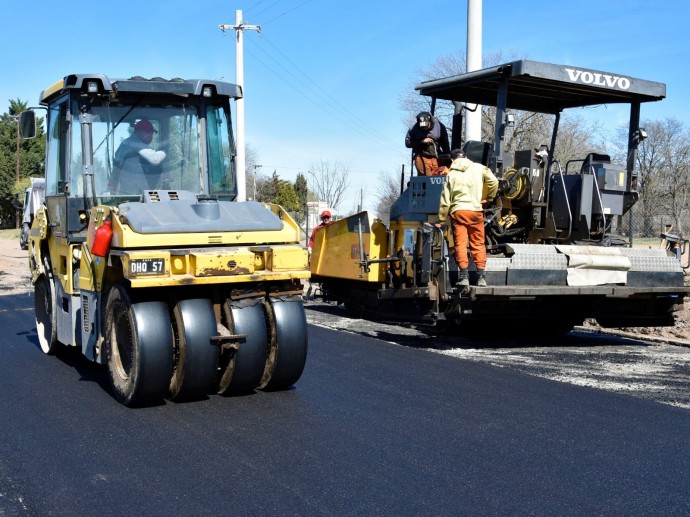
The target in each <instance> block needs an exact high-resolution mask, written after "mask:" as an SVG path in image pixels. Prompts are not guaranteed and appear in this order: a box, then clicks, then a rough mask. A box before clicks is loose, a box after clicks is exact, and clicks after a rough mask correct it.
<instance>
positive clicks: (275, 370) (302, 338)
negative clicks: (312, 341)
mask: <svg viewBox="0 0 690 517" xmlns="http://www.w3.org/2000/svg"><path fill="white" fill-rule="evenodd" d="M268 306H269V321H271V323H272V325H273V340H272V346H273V350H272V351H271V353H272V354H274V356H273V357H272V358H269V362H268V363H267V370H266V371H265V372H264V380H263V382H262V388H263V389H266V390H284V389H287V388H289V387H290V386H292V385H293V384H295V383H296V382H297V381H298V380H299V378H300V377H301V376H302V372H303V371H304V365H305V363H306V361H307V316H306V314H305V312H304V303H303V302H302V298H301V297H291V298H274V299H271V301H270V303H269V304H268Z"/></svg>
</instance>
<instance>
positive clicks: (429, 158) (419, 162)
mask: <svg viewBox="0 0 690 517" xmlns="http://www.w3.org/2000/svg"><path fill="white" fill-rule="evenodd" d="M405 147H407V148H409V149H412V158H413V161H414V165H415V167H416V168H417V172H418V173H419V175H420V176H434V175H436V174H438V173H439V167H440V163H439V156H440V155H441V154H449V153H450V144H449V142H448V130H447V129H446V126H444V125H443V124H442V123H441V121H440V120H439V119H437V118H436V117H434V116H432V115H431V113H429V112H428V111H422V112H421V113H419V115H417V122H415V124H414V125H413V126H412V127H411V128H410V129H409V131H408V132H407V135H406V136H405Z"/></svg>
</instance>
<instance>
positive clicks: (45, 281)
mask: <svg viewBox="0 0 690 517" xmlns="http://www.w3.org/2000/svg"><path fill="white" fill-rule="evenodd" d="M43 269H44V270H45V273H44V274H43V275H41V278H39V279H38V282H36V284H35V285H34V314H35V315H36V316H35V318H36V333H37V334H38V342H39V344H40V345H41V350H43V353H44V354H50V355H52V354H54V353H55V352H56V351H57V347H58V339H57V305H56V300H57V295H56V294H55V284H54V278H53V271H52V269H51V268H50V262H49V261H48V257H46V256H45V255H44V256H43Z"/></svg>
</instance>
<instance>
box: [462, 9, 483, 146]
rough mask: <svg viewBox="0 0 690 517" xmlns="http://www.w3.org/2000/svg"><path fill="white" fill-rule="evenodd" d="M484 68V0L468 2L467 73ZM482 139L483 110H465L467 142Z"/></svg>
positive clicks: (477, 105) (477, 106) (479, 107)
mask: <svg viewBox="0 0 690 517" xmlns="http://www.w3.org/2000/svg"><path fill="white" fill-rule="evenodd" d="M481 68H482V0H467V72H474V71H475V70H481ZM481 139H482V108H481V106H480V105H479V104H475V105H474V111H469V110H468V109H466V110H465V141H466V142H467V141H468V140H481Z"/></svg>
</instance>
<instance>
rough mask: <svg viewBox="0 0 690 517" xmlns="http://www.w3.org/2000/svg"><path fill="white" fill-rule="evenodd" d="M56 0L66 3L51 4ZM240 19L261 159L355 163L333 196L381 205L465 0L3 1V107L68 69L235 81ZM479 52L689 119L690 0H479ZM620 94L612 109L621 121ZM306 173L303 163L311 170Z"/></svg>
mask: <svg viewBox="0 0 690 517" xmlns="http://www.w3.org/2000/svg"><path fill="white" fill-rule="evenodd" d="M58 5H59V9H56V6H58ZM237 10H241V11H242V19H243V20H244V21H245V23H247V24H249V25H259V26H260V27H261V32H260V33H258V32H257V31H251V30H247V31H245V32H244V51H245V52H244V89H245V128H246V137H245V138H246V143H247V144H248V146H250V147H251V148H252V149H253V151H254V152H255V154H256V155H257V163H258V164H260V165H261V166H262V167H261V169H260V170H259V171H260V173H261V174H264V175H269V176H270V175H271V174H273V172H274V171H275V172H277V174H278V175H279V176H280V178H282V179H287V180H290V181H293V180H294V179H295V177H296V176H297V174H298V173H299V172H302V173H306V172H307V171H308V170H310V168H312V167H313V166H314V165H315V164H319V163H321V162H326V163H329V164H330V165H331V166H334V165H335V164H339V165H340V166H344V167H347V168H348V169H349V171H350V173H349V174H350V182H349V186H348V193H347V196H346V199H345V201H344V202H343V203H342V205H341V206H340V207H339V212H341V213H345V214H346V213H348V212H351V211H353V210H354V208H355V207H356V206H357V204H358V203H359V202H360V201H363V204H364V208H366V209H369V210H373V209H375V206H376V202H377V192H378V189H379V188H380V185H381V182H382V179H381V178H382V177H383V176H385V175H386V174H388V175H390V174H396V175H399V173H400V170H401V168H402V166H403V165H405V167H406V170H407V171H409V168H410V154H409V150H408V149H406V148H405V146H404V137H405V133H406V131H407V124H409V122H410V120H408V119H407V114H406V113H405V111H404V110H403V108H402V105H401V98H402V96H403V95H405V94H407V93H409V92H410V91H414V86H415V85H416V84H418V83H419V82H420V81H421V80H422V77H421V75H420V71H421V70H424V69H425V68H426V67H428V66H430V65H431V64H433V63H434V62H435V61H437V60H438V59H440V58H443V57H447V56H450V55H454V54H455V55H461V56H462V57H464V56H465V52H466V34H467V1H466V0H462V1H458V0H428V1H426V2H419V1H410V0H389V1H385V2H384V1H378V2H377V1H372V0H369V1H362V0H349V1H347V2H336V1H332V0H331V1H329V0H245V1H229V0H222V1H221V0H198V1H196V2H188V1H187V2H182V1H180V0H165V1H163V0H148V1H142V0H138V1H136V2H135V1H132V0H120V1H119V2H117V3H112V2H93V1H84V0H73V1H71V2H69V3H66V4H56V3H55V2H53V1H50V2H49V1H47V0H31V1H26V2H9V3H8V5H5V6H4V8H3V11H4V15H3V17H2V20H0V49H2V50H0V65H1V67H2V71H3V72H2V75H1V76H0V113H4V112H7V110H8V109H9V102H10V100H15V99H19V100H20V101H25V102H27V103H28V104H29V105H30V106H32V105H36V104H37V102H38V97H39V94H40V92H41V91H42V90H43V89H45V88H46V87H47V86H49V85H50V84H52V83H54V82H55V81H57V80H59V79H60V78H62V77H64V76H65V75H67V74H72V73H103V74H106V75H108V76H111V77H130V76H134V75H140V76H144V77H155V76H161V77H165V78H173V77H182V78H209V79H223V80H226V81H230V82H234V81H235V64H236V63H235V36H234V31H228V32H226V33H224V32H223V31H221V29H220V25H223V24H227V25H233V24H234V23H235V16H236V15H235V11H237ZM482 18H483V24H482V34H483V37H482V51H483V55H484V56H485V57H486V56H489V55H491V54H492V53H496V52H503V54H504V55H509V56H517V57H519V58H525V59H532V60H536V61H545V62H549V63H556V64H567V65H573V66H579V67H583V68H591V69H597V70H602V71H607V72H612V73H616V74H618V75H627V76H632V77H637V78H640V79H647V80H652V81H658V82H663V83H665V84H666V87H667V90H666V94H667V98H666V99H665V100H663V101H661V102H657V103H648V104H643V105H642V119H643V120H644V119H653V120H661V119H664V118H667V117H674V118H677V119H679V120H680V121H681V122H683V123H685V124H686V125H690V116H688V115H687V113H690V111H689V110H688V108H687V106H686V105H685V103H686V101H689V100H690V67H689V66H688V61H689V59H688V56H690V31H688V29H687V23H688V19H690V2H688V0H661V1H658V2H650V1H640V0H596V1H594V0H577V1H573V0H558V1H555V2H543V0H521V1H504V0H485V1H484V2H483V17H482ZM627 117H628V115H627V112H625V113H623V112H619V111H617V110H615V109H610V110H608V111H607V112H606V115H605V118H606V119H607V120H606V123H607V124H609V125H610V126H611V130H612V131H613V130H614V129H615V127H614V126H615V125H616V124H620V123H621V122H627ZM305 175H306V174H305Z"/></svg>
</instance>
